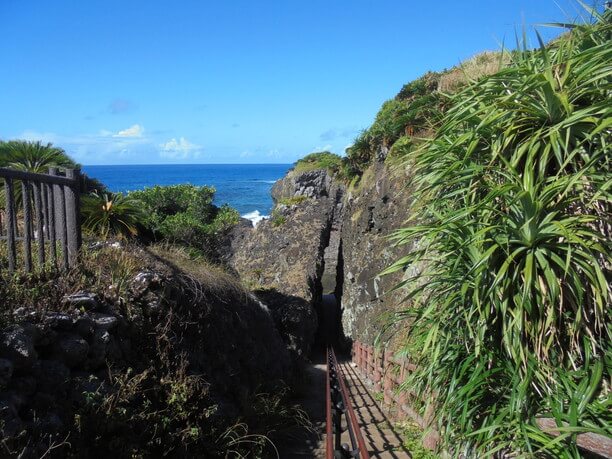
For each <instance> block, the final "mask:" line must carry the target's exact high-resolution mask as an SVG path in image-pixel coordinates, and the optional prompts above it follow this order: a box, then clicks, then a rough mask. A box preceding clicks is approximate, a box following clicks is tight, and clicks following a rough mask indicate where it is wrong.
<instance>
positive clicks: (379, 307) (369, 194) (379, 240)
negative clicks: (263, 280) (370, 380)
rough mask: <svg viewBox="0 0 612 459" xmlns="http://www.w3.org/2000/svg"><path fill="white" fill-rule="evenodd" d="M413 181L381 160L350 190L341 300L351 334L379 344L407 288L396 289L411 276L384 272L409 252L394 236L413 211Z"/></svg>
mask: <svg viewBox="0 0 612 459" xmlns="http://www.w3.org/2000/svg"><path fill="white" fill-rule="evenodd" d="M410 184H411V176H410V173H409V171H407V170H406V169H404V168H398V167H392V166H389V165H387V164H385V163H384V162H383V161H376V162H374V164H372V165H371V166H370V167H369V168H368V169H367V170H366V171H365V173H364V174H363V176H362V177H361V180H360V182H359V184H358V185H357V186H353V187H349V189H348V190H347V192H346V194H345V199H344V214H343V219H342V231H341V238H342V263H343V271H344V282H343V285H342V296H341V303H342V328H343V332H344V334H345V336H346V337H347V338H351V339H352V338H356V337H359V339H360V340H361V341H363V342H366V343H373V342H374V340H375V339H376V337H377V336H379V334H380V333H381V331H382V330H385V329H386V326H387V324H388V321H387V319H388V318H389V316H390V315H391V314H393V313H394V312H396V311H398V309H399V308H400V307H401V300H402V292H401V291H393V287H395V286H396V285H397V284H398V282H400V281H401V280H402V278H403V276H404V275H405V274H404V273H395V274H392V275H385V276H381V275H380V273H381V272H382V271H383V270H384V269H385V268H387V267H389V266H390V265H391V264H393V263H394V262H395V261H397V260H398V259H399V258H401V257H402V256H404V255H405V253H406V250H407V248H406V247H401V248H400V247H396V246H395V245H394V244H393V241H391V240H390V239H389V236H390V235H392V234H393V232H394V231H396V230H397V229H398V228H401V226H402V224H403V222H404V221H405V220H406V219H407V218H408V217H409V215H410V207H411V205H412V199H411V193H410ZM389 331H391V330H389Z"/></svg>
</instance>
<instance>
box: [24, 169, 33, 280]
mask: <svg viewBox="0 0 612 459" xmlns="http://www.w3.org/2000/svg"><path fill="white" fill-rule="evenodd" d="M30 194H31V193H30V182H28V181H27V180H22V181H21V201H22V204H23V256H24V261H25V270H26V272H28V273H29V272H32V206H31V204H30Z"/></svg>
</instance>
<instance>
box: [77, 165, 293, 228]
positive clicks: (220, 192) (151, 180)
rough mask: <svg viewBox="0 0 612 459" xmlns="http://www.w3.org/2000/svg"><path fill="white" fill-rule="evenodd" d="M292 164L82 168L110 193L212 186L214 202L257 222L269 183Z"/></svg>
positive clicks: (266, 205) (268, 204) (265, 207)
mask: <svg viewBox="0 0 612 459" xmlns="http://www.w3.org/2000/svg"><path fill="white" fill-rule="evenodd" d="M291 167H292V165H291V164H170V165H168V164H164V165H139V166H83V171H84V172H85V173H86V174H87V175H89V176H90V177H94V178H96V179H98V180H100V181H101V182H102V183H104V184H105V185H106V186H107V187H108V189H109V190H110V191H113V192H127V191H133V190H142V189H143V188H146V187H150V186H154V185H176V184H180V183H190V184H192V185H209V186H214V187H215V188H216V190H217V192H216V193H215V201H214V202H215V204H216V205H221V204H226V203H227V204H229V205H230V206H232V207H234V208H235V209H237V210H238V212H240V215H242V216H243V217H244V218H248V219H249V220H252V221H253V222H255V223H256V222H257V221H259V220H260V219H261V218H263V217H266V216H269V215H270V212H271V211H272V205H273V203H272V197H271V196H270V190H271V189H272V185H273V184H274V182H275V181H277V180H278V179H280V178H282V177H283V176H284V175H285V174H286V173H287V171H288V170H289V169H290V168H291Z"/></svg>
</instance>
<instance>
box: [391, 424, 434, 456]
mask: <svg viewBox="0 0 612 459" xmlns="http://www.w3.org/2000/svg"><path fill="white" fill-rule="evenodd" d="M395 429H397V431H398V432H399V433H400V435H401V436H402V439H403V445H402V446H403V447H404V448H405V449H407V450H408V451H410V457H411V458H412V459H437V458H439V457H440V456H439V455H437V454H436V453H434V452H433V451H430V450H428V449H426V448H425V447H423V443H422V438H423V430H422V429H421V428H420V427H419V426H418V425H416V424H414V423H412V422H408V421H403V422H398V423H397V424H395Z"/></svg>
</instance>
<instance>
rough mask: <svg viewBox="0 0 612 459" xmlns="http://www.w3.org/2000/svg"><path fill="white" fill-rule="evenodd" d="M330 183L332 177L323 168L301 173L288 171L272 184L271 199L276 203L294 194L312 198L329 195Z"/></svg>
mask: <svg viewBox="0 0 612 459" xmlns="http://www.w3.org/2000/svg"><path fill="white" fill-rule="evenodd" d="M332 183H333V179H332V177H331V176H330V175H329V173H328V172H327V171H326V170H325V169H315V170H312V171H307V172H301V173H300V172H295V171H290V172H289V173H288V174H287V175H286V176H285V177H284V178H282V179H281V180H278V181H277V182H276V183H274V185H273V186H272V199H273V200H274V202H275V203H278V202H279V201H280V200H281V199H284V198H292V197H296V196H304V197H306V198H312V199H319V198H324V197H329V196H330V192H331V190H332V188H333V187H332Z"/></svg>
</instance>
